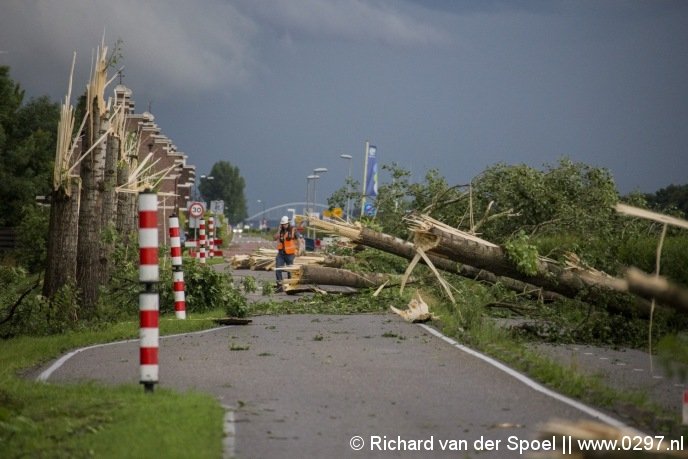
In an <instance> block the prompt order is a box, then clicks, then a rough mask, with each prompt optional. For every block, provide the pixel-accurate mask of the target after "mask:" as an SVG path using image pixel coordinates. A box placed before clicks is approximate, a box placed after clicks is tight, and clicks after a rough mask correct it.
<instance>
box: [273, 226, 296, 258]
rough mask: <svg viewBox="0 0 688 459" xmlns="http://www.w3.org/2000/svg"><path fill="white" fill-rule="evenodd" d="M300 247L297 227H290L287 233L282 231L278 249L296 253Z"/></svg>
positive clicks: (288, 253) (287, 252)
mask: <svg viewBox="0 0 688 459" xmlns="http://www.w3.org/2000/svg"><path fill="white" fill-rule="evenodd" d="M297 249H298V240H297V238H296V229H295V228H294V227H290V228H289V229H288V230H287V231H286V232H285V233H282V232H280V235H279V242H278V243H277V250H284V253H286V254H287V255H294V254H295V253H296V250H297Z"/></svg>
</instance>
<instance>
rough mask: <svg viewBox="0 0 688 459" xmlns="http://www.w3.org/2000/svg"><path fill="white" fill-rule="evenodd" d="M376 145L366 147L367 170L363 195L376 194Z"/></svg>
mask: <svg viewBox="0 0 688 459" xmlns="http://www.w3.org/2000/svg"><path fill="white" fill-rule="evenodd" d="M376 153H377V147H375V146H374V145H371V146H370V147H368V171H367V172H366V177H367V179H366V188H365V195H366V196H370V197H375V196H377V154H376Z"/></svg>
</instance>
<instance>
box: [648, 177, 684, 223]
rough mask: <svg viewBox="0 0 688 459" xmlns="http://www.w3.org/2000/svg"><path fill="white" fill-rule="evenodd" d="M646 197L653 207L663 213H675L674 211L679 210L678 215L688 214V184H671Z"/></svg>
mask: <svg viewBox="0 0 688 459" xmlns="http://www.w3.org/2000/svg"><path fill="white" fill-rule="evenodd" d="M645 197H646V198H647V202H648V204H649V205H650V206H651V207H652V208H654V209H655V210H658V211H660V212H662V213H675V212H673V211H675V210H678V211H679V214H678V215H676V216H677V217H683V216H686V215H688V184H686V185H669V186H668V187H666V188H662V189H660V190H657V191H656V192H655V193H653V194H648V195H645Z"/></svg>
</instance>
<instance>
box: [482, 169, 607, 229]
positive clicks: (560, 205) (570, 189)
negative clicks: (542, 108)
mask: <svg viewBox="0 0 688 459" xmlns="http://www.w3.org/2000/svg"><path fill="white" fill-rule="evenodd" d="M473 196H474V198H475V201H476V202H475V208H476V209H485V208H487V206H488V204H489V203H490V202H491V201H494V207H493V212H495V213H496V212H502V211H506V210H509V209H511V210H512V211H513V213H515V214H517V216H514V217H510V218H500V219H496V220H493V221H491V222H490V223H489V224H487V225H485V227H484V228H483V229H484V234H485V237H486V239H489V240H493V241H502V240H505V239H507V238H508V237H509V235H511V234H513V233H515V232H517V231H519V230H524V231H526V232H527V233H531V234H536V233H538V234H547V233H549V234H551V233H575V234H581V235H582V234H589V233H593V234H595V235H603V236H607V235H609V234H610V233H611V231H612V228H613V223H614V222H615V213H614V209H613V206H614V204H616V202H618V199H619V198H618V193H617V191H616V186H615V185H614V181H613V179H612V177H611V174H610V173H609V172H608V171H607V170H605V169H599V168H593V167H591V166H588V165H585V164H582V163H573V162H571V161H570V160H569V159H566V158H564V159H561V160H560V162H559V164H558V166H556V167H552V166H548V167H547V169H546V170H545V171H538V170H536V169H533V168H531V167H529V166H526V165H518V166H507V165H505V164H497V165H495V166H492V167H490V168H488V169H487V170H485V171H484V172H483V173H482V174H481V175H480V176H479V177H478V178H476V179H475V180H474V182H473Z"/></svg>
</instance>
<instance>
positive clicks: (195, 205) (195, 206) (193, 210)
mask: <svg viewBox="0 0 688 459" xmlns="http://www.w3.org/2000/svg"><path fill="white" fill-rule="evenodd" d="M204 210H205V209H204V208H203V203H201V202H192V203H191V204H189V215H191V216H192V217H194V218H198V217H202V216H203V211H204Z"/></svg>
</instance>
